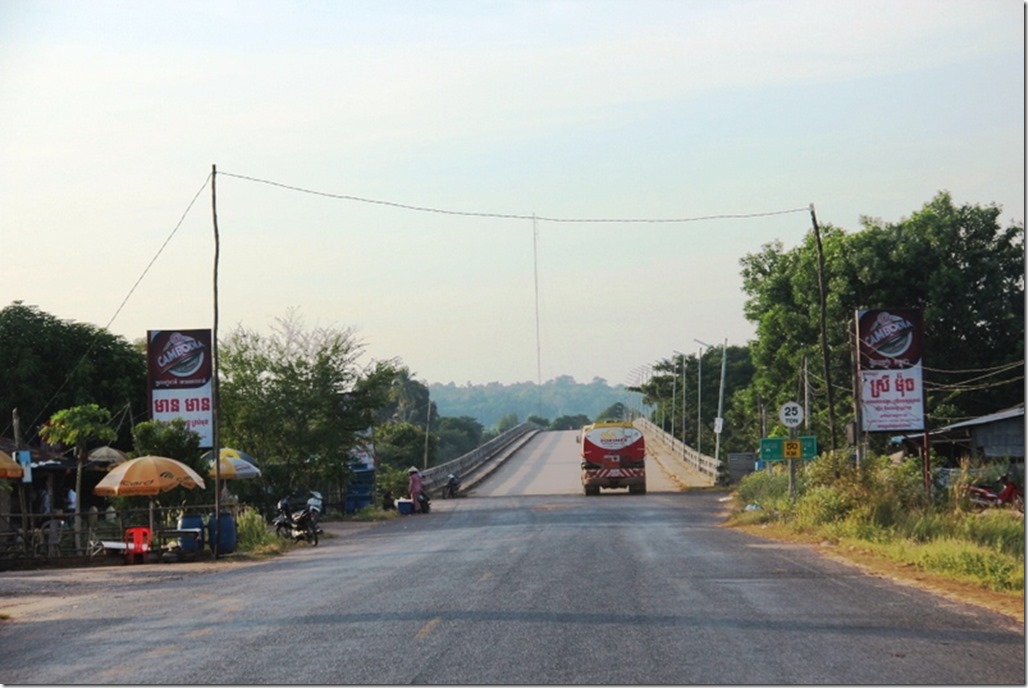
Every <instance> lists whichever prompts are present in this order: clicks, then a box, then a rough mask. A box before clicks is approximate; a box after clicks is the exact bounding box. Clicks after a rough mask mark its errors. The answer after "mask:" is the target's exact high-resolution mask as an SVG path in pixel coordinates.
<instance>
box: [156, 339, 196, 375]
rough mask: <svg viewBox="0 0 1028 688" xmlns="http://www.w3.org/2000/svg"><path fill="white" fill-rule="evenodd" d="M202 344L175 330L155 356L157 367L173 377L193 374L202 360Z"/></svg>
mask: <svg viewBox="0 0 1028 688" xmlns="http://www.w3.org/2000/svg"><path fill="white" fill-rule="evenodd" d="M204 358H205V356H204V346H203V344H201V343H200V342H198V341H196V340H195V339H193V338H192V337H187V336H186V335H184V334H182V333H181V332H175V333H174V334H172V335H171V336H170V337H168V342H167V344H165V345H164V351H162V352H161V353H160V354H159V355H158V356H157V369H158V370H160V372H161V373H162V374H164V373H170V374H171V375H174V376H175V377H190V376H192V375H195V374H196V372H197V371H198V370H200V367H201V366H202V365H203V362H204Z"/></svg>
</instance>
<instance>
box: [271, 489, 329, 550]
mask: <svg viewBox="0 0 1028 688" xmlns="http://www.w3.org/2000/svg"><path fill="white" fill-rule="evenodd" d="M318 514H319V512H318V510H317V509H315V508H314V507H312V506H311V505H310V504H307V505H306V506H304V507H303V508H302V509H300V510H299V511H293V510H292V509H290V508H289V498H288V497H284V498H282V499H281V500H279V503H278V513H277V514H276V515H275V519H274V520H273V521H272V522H271V525H272V526H274V528H275V533H276V534H277V535H278V536H279V537H283V538H290V539H292V540H293V541H294V542H299V541H300V540H306V541H307V542H309V543H311V546H312V547H317V546H318V532H319V531H320V530H321V529H320V528H318Z"/></svg>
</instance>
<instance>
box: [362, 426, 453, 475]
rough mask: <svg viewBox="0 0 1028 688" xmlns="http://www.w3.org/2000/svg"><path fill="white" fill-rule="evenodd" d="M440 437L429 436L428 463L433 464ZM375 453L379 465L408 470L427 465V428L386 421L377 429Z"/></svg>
mask: <svg viewBox="0 0 1028 688" xmlns="http://www.w3.org/2000/svg"><path fill="white" fill-rule="evenodd" d="M437 441H438V438H436V437H435V436H434V435H429V436H428V455H429V456H428V465H429V466H431V465H432V463H433V461H432V458H433V454H434V452H435V449H436V443H437ZM375 455H376V457H377V459H378V464H379V465H386V466H390V467H392V468H394V469H397V470H404V471H406V470H407V468H409V467H410V466H414V467H416V468H424V467H425V429H424V428H422V427H419V426H417V425H414V424H413V423H386V424H385V425H382V426H380V427H378V428H377V429H376V430H375Z"/></svg>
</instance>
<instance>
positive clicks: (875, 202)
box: [0, 0, 1025, 385]
mask: <svg viewBox="0 0 1028 688" xmlns="http://www.w3.org/2000/svg"><path fill="white" fill-rule="evenodd" d="M1024 13H1025V8H1024V4H1023V3H1022V2H1019V1H1017V2H1015V1H1012V0H958V1H949V0H925V1H920V0H886V1H882V0H859V1H855V0H854V1H851V0H836V1H834V2H822V1H820V0H813V1H806V0H777V1H776V0H759V1H755V2H750V1H743V0H716V1H714V0H710V1H708V0H678V1H675V0H621V1H611V2H604V1H601V0H589V1H584V0H583V1H553V2H549V1H544V0H518V1H509V2H503V1H497V2H478V1H471V0H469V1H466V2H463V1H461V2H458V1H455V0H438V1H435V2H413V1H412V2H404V1H390V0H363V1H356V0H354V1H345V0H343V1H338V2H305V1H296V2H253V1H248V2H227V1H223V2H219V1H217V0H213V1H204V2H189V1H186V2H183V1H176V2H162V1H159V0H154V1H148V2H145V3H137V2H105V1H102V0H90V2H81V3H80V2H71V1H70V0H68V1H52V0H49V1H48V0H42V1H40V0H33V1H31V2H23V1H21V0H5V1H4V2H3V3H0V259H2V264H3V268H2V274H3V280H2V281H0V308H2V307H5V306H7V305H9V304H10V303H12V302H14V301H21V302H23V303H25V304H27V305H32V306H36V307H38V308H39V309H41V310H42V311H44V312H46V313H49V314H51V315H54V316H56V317H58V318H61V319H62V320H68V321H74V322H87V323H92V324H94V325H97V326H99V327H106V328H108V329H110V331H111V332H113V333H114V334H116V335H120V336H124V337H125V338H127V339H128V340H130V341H134V340H137V339H141V338H144V337H145V336H146V332H147V331H148V330H164V329H201V328H210V327H212V326H213V322H214V301H215V299H214V291H215V290H214V284H215V280H214V273H215V259H216V256H215V247H216V243H215V231H214V215H215V213H214V209H216V214H217V237H218V242H217V294H218V297H217V307H218V308H217V310H218V331H219V337H220V339H222V340H224V339H225V338H226V337H227V336H229V335H230V334H231V332H232V331H233V330H235V329H236V328H245V329H248V330H254V331H257V332H262V333H268V334H270V333H271V332H272V331H273V328H275V327H276V323H277V322H278V321H280V320H282V319H284V318H287V317H290V314H292V316H293V317H296V318H299V320H300V321H301V323H302V324H303V326H304V327H305V328H307V329H315V328H325V329H329V330H350V331H352V333H353V336H354V337H355V338H356V340H357V341H358V342H360V345H361V346H362V347H363V358H362V364H364V363H369V364H370V363H371V362H374V361H380V360H387V359H396V360H398V361H400V362H402V363H403V364H404V365H406V366H407V367H409V369H410V371H411V373H412V375H413V376H414V377H415V378H417V379H419V380H422V381H423V382H425V383H429V384H430V383H444V384H445V383H450V382H453V383H455V384H457V385H464V384H466V383H472V384H485V383H489V382H500V383H503V384H511V383H516V382H545V381H547V380H550V379H553V378H555V377H557V376H561V375H568V376H571V377H573V378H575V379H576V380H577V381H579V382H591V381H592V380H593V379H594V378H597V377H598V378H602V379H604V380H606V381H607V382H608V383H610V384H612V385H617V384H633V383H635V382H636V381H637V380H638V376H639V375H640V371H641V369H642V368H643V367H644V366H646V365H651V364H653V363H655V362H657V361H659V360H662V359H666V358H669V357H671V356H672V355H674V353H675V352H684V353H687V354H692V353H697V352H699V351H700V350H701V345H700V344H698V343H697V340H698V341H700V342H705V343H707V344H710V345H714V346H718V345H721V344H722V343H724V342H727V343H728V345H729V346H733V345H744V344H746V343H747V342H748V341H750V340H752V339H753V337H754V332H755V330H754V326H753V324H752V323H750V322H748V321H747V320H746V319H745V317H744V315H743V307H744V303H745V300H746V296H745V294H744V293H743V292H742V290H741V285H742V280H741V277H740V260H741V259H742V258H743V257H744V256H746V255H747V254H751V253H757V252H759V251H760V250H761V248H762V247H763V246H764V245H765V244H767V243H769V242H773V241H781V242H782V244H783V245H784V247H785V248H786V249H790V248H793V247H795V246H797V245H799V244H800V243H801V242H802V241H803V239H804V237H805V236H806V235H807V234H808V233H809V232H810V231H811V214H810V208H811V207H813V208H814V211H815V213H816V216H817V220H818V222H819V223H820V224H821V225H832V226H835V227H839V228H842V229H844V230H846V231H848V232H856V231H859V230H860V229H861V227H862V218H865V217H869V218H877V219H879V220H881V221H883V222H899V221H901V220H902V219H904V218H906V217H909V216H910V215H912V214H913V213H915V212H917V211H918V210H920V209H921V208H922V206H924V204H926V203H928V202H929V201H930V200H931V199H932V198H933V197H934V196H935V195H936V194H937V193H939V192H940V191H947V192H949V193H950V194H951V195H952V196H953V200H954V202H956V203H957V204H964V203H970V204H977V205H982V206H987V205H991V204H996V205H997V206H999V207H1000V208H1001V209H1002V213H1001V216H1000V222H1001V224H1002V225H1003V226H1006V225H1008V224H1011V223H1015V222H1016V223H1020V224H1022V225H1023V222H1024V206H1025V196H1024V188H1025V178H1024V169H1025V141H1024V130H1025V127H1024V122H1025V112H1024V108H1025V98H1024V67H1025V30H1024V17H1025V14H1024ZM212 173H213V174H212ZM868 305H869V307H870V306H872V304H868Z"/></svg>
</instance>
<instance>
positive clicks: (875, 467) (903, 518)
mask: <svg viewBox="0 0 1028 688" xmlns="http://www.w3.org/2000/svg"><path fill="white" fill-rule="evenodd" d="M956 482H957V484H958V488H957V489H959V485H963V484H967V482H968V481H967V478H966V477H964V478H963V479H958V480H957V481H956ZM788 486H789V481H788V467H787V466H784V465H778V466H775V467H773V468H772V469H771V470H770V471H763V472H759V473H752V474H750V475H748V476H746V478H744V479H743V480H742V482H741V483H740V485H739V487H738V489H737V491H736V501H737V507H738V509H739V511H740V513H739V515H738V520H739V521H740V522H751V523H752V522H754V521H757V522H767V521H772V520H777V521H779V522H782V523H784V524H787V525H788V526H790V527H792V528H794V529H795V530H797V531H799V532H807V533H815V534H817V535H818V536H819V537H826V538H831V539H836V540H844V539H849V540H854V541H858V542H861V543H866V544H868V545H870V546H873V547H874V548H875V549H877V550H878V551H880V552H882V553H885V554H887V555H888V556H890V557H892V558H894V559H899V560H902V561H905V562H907V563H909V564H912V565H914V566H918V567H920V568H922V569H923V570H926V571H933V572H936V573H942V574H944V575H948V576H951V577H954V578H959V579H965V580H971V581H975V582H977V583H979V584H981V585H985V586H988V587H990V588H992V589H995V590H1002V591H1014V592H1017V591H1021V592H1023V590H1024V550H1025V532H1024V515H1023V514H1021V513H1020V512H1017V511H1014V510H1011V509H988V510H986V511H984V512H982V513H968V512H967V511H966V510H964V509H963V508H961V507H960V504H959V502H958V501H953V500H946V499H943V500H940V501H939V502H935V501H933V499H932V498H931V497H930V496H929V495H928V494H926V492H925V489H924V484H923V478H922V467H921V463H920V462H919V461H904V462H901V463H895V462H893V461H891V460H890V459H889V458H888V457H884V456H873V457H867V458H865V459H862V460H861V463H860V465H859V466H858V465H857V464H856V462H855V461H853V460H852V458H851V455H850V454H849V453H848V452H845V451H837V452H829V453H826V454H823V455H821V456H820V457H818V458H817V459H815V460H814V461H812V462H810V463H807V464H805V465H804V466H803V468H802V472H801V473H800V475H798V476H797V480H796V483H795V488H796V490H795V492H796V498H795V500H794V501H793V500H790V499H789V494H788ZM753 503H756V504H759V505H760V506H761V507H762V508H761V510H760V511H759V512H755V513H757V514H759V516H755V515H752V514H750V513H745V514H743V513H741V511H742V509H744V508H745V506H746V505H748V504H753Z"/></svg>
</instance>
